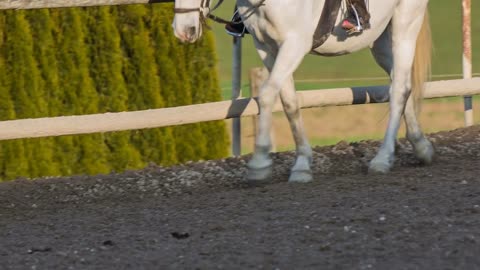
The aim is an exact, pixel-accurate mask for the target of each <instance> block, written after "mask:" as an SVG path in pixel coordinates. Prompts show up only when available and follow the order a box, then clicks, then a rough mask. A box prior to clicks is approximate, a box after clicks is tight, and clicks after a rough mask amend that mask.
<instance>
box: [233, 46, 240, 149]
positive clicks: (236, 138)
mask: <svg viewBox="0 0 480 270" xmlns="http://www.w3.org/2000/svg"><path fill="white" fill-rule="evenodd" d="M241 84H242V38H241V37H234V38H233V61H232V100H235V99H238V98H239V97H240V96H241V91H242V89H241V87H242V85H241ZM241 130H242V129H241V122H240V118H234V119H232V154H233V155H234V156H239V155H240V154H241V149H242V141H241Z"/></svg>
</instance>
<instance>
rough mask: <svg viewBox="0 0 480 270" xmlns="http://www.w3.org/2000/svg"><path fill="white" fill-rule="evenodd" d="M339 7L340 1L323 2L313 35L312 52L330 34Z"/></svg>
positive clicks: (326, 0) (327, 0) (328, 0)
mask: <svg viewBox="0 0 480 270" xmlns="http://www.w3.org/2000/svg"><path fill="white" fill-rule="evenodd" d="M341 5H342V1H341V0H325V5H324V6H323V10H322V15H321V16H320V20H319V21H318V25H317V28H316V29H315V32H314V33H313V44H312V50H314V49H316V48H318V47H320V46H322V44H323V43H325V41H326V40H327V39H328V37H329V36H330V34H331V33H332V31H333V28H334V27H335V22H336V21H337V17H338V13H339V11H340V7H341Z"/></svg>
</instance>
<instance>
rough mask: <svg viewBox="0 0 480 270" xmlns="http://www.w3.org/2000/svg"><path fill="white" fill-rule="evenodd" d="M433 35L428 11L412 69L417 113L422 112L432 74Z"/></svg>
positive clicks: (420, 33)
mask: <svg viewBox="0 0 480 270" xmlns="http://www.w3.org/2000/svg"><path fill="white" fill-rule="evenodd" d="M431 60H432V35H431V30H430V18H429V14H428V10H426V11H425V16H424V19H423V24H422V28H421V29H420V32H419V34H418V38H417V46H416V49H415V58H414V61H413V68H412V95H413V98H414V101H415V104H416V105H415V109H416V112H417V113H419V112H420V109H421V108H420V104H421V101H422V99H423V90H424V89H425V82H426V81H427V80H428V79H429V77H430V74H431Z"/></svg>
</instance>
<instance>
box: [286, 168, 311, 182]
mask: <svg viewBox="0 0 480 270" xmlns="http://www.w3.org/2000/svg"><path fill="white" fill-rule="evenodd" d="M312 180H313V176H312V171H310V170H301V171H292V173H291V174H290V178H288V182H290V183H308V182H311V181H312Z"/></svg>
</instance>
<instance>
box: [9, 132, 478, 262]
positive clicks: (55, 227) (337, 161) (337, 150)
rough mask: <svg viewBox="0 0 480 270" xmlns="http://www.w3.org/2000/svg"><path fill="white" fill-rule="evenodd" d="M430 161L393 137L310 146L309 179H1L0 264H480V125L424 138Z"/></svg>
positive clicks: (239, 165) (234, 167)
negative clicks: (388, 153) (389, 148)
mask: <svg viewBox="0 0 480 270" xmlns="http://www.w3.org/2000/svg"><path fill="white" fill-rule="evenodd" d="M430 138H431V139H432V141H434V143H435V145H436V149H437V158H436V160H435V163H434V164H433V165H431V166H428V167H423V166H420V165H419V164H418V163H417V162H416V160H415V159H414V158H413V156H412V154H411V153H412V152H411V148H410V146H409V145H408V144H406V143H405V142H404V141H400V142H399V146H398V151H397V152H398V155H397V157H398V158H397V161H396V164H395V167H394V169H393V171H392V173H391V174H389V175H367V174H366V168H367V167H366V165H367V162H368V160H370V159H371V158H372V157H373V155H374V153H375V151H376V150H377V149H378V146H379V143H378V142H359V143H352V144H347V143H339V144H337V145H336V146H332V147H322V148H316V149H315V151H314V152H315V153H314V163H315V181H314V182H313V183H309V184H303V185H299V184H295V185H293V184H288V183H286V180H287V177H288V169H289V167H290V165H291V163H292V161H293V157H294V154H293V153H292V152H288V153H279V154H274V155H273V157H274V159H275V164H276V166H275V175H274V177H273V179H274V180H273V181H272V183H270V184H268V185H265V186H262V187H255V188H252V187H246V186H245V185H244V184H243V175H244V173H245V161H246V160H247V158H248V157H241V158H229V159H225V160H219V161H208V162H201V163H190V164H186V165H182V166H176V167H171V168H162V167H156V166H151V167H149V168H147V169H144V170H142V171H132V172H127V173H123V174H111V175H100V176H77V177H70V178H51V179H40V180H36V181H27V180H16V181H12V182H6V183H1V184H0V269H115V270H116V269H479V268H480V256H479V254H480V126H476V127H473V128H469V129H459V130H455V131H451V132H442V133H437V134H432V135H430Z"/></svg>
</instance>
